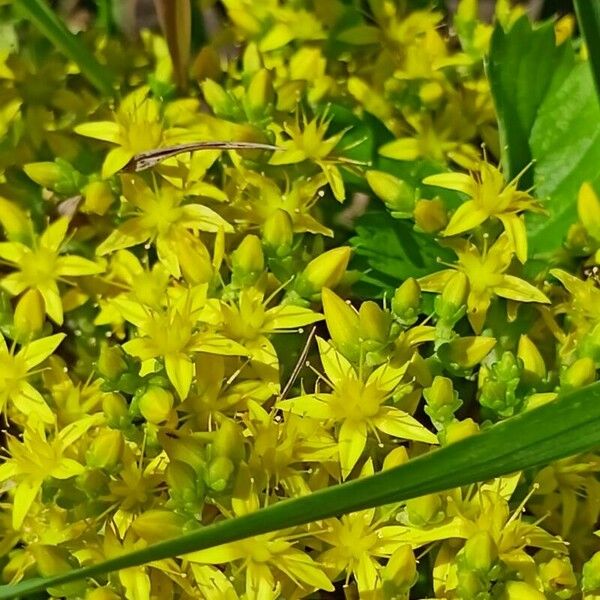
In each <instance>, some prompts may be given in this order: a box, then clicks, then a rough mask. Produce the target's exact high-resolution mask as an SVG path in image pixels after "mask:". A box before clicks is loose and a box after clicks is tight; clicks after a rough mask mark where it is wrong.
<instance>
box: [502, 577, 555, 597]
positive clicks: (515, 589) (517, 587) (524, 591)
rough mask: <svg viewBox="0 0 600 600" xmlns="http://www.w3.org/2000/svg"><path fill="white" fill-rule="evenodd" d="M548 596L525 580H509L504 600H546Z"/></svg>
mask: <svg viewBox="0 0 600 600" xmlns="http://www.w3.org/2000/svg"><path fill="white" fill-rule="evenodd" d="M545 598H546V596H544V594H542V592H540V591H538V590H536V589H535V588H534V587H532V586H530V585H529V584H528V583H525V582H524V581H509V582H507V583H506V586H505V588H504V594H503V595H502V600H545Z"/></svg>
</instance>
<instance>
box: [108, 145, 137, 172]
mask: <svg viewBox="0 0 600 600" xmlns="http://www.w3.org/2000/svg"><path fill="white" fill-rule="evenodd" d="M132 158H133V153H132V152H131V151H130V150H125V149H124V148H121V147H119V148H113V149H112V150H111V151H110V152H109V153H108V154H107V155H106V158H105V159H104V163H103V164H102V179H108V178H109V177H110V176H111V175H114V174H115V173H116V172H117V171H120V170H121V169H122V168H123V167H124V166H125V165H126V164H127V163H128V162H129V161H130V160H131V159H132Z"/></svg>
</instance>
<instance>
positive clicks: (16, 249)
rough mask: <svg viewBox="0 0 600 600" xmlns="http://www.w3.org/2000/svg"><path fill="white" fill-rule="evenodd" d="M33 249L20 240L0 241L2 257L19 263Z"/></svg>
mask: <svg viewBox="0 0 600 600" xmlns="http://www.w3.org/2000/svg"><path fill="white" fill-rule="evenodd" d="M30 253H31V250H30V249H29V248H28V247H27V246H25V245H24V244H20V243H19V242H0V258H3V259H4V260H8V261H9V262H12V263H16V264H19V263H20V262H21V259H22V258H23V257H24V256H25V255H26V254H30Z"/></svg>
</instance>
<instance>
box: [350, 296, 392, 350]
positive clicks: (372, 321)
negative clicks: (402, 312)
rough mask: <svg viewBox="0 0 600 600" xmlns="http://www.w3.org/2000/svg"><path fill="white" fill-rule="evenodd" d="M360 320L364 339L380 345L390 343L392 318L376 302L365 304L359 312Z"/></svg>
mask: <svg viewBox="0 0 600 600" xmlns="http://www.w3.org/2000/svg"><path fill="white" fill-rule="evenodd" d="M358 319H359V326H360V335H361V338H362V339H364V340H372V341H375V342H379V343H380V344H385V343H387V342H388V339H389V336H390V326H391V324H392V317H391V315H390V314H389V313H388V312H386V311H384V310H383V309H382V308H380V307H379V306H378V305H377V304H376V303H375V302H373V301H372V300H367V301H365V302H363V303H362V304H361V305H360V308H359V310H358Z"/></svg>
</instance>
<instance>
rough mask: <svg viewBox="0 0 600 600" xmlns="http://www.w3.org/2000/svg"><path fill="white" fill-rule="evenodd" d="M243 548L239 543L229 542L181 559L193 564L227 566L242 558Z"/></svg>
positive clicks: (186, 555)
mask: <svg viewBox="0 0 600 600" xmlns="http://www.w3.org/2000/svg"><path fill="white" fill-rule="evenodd" d="M244 556H245V553H244V548H243V545H242V544H240V543H239V542H230V543H228V544H221V545H220V546H215V547H214V548H206V549H205V550H198V551H196V552H190V553H189V554H185V555H184V556H183V558H185V560H189V561H190V562H193V563H201V564H207V565H218V564H227V563H230V562H232V561H234V560H239V559H240V558H244Z"/></svg>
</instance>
